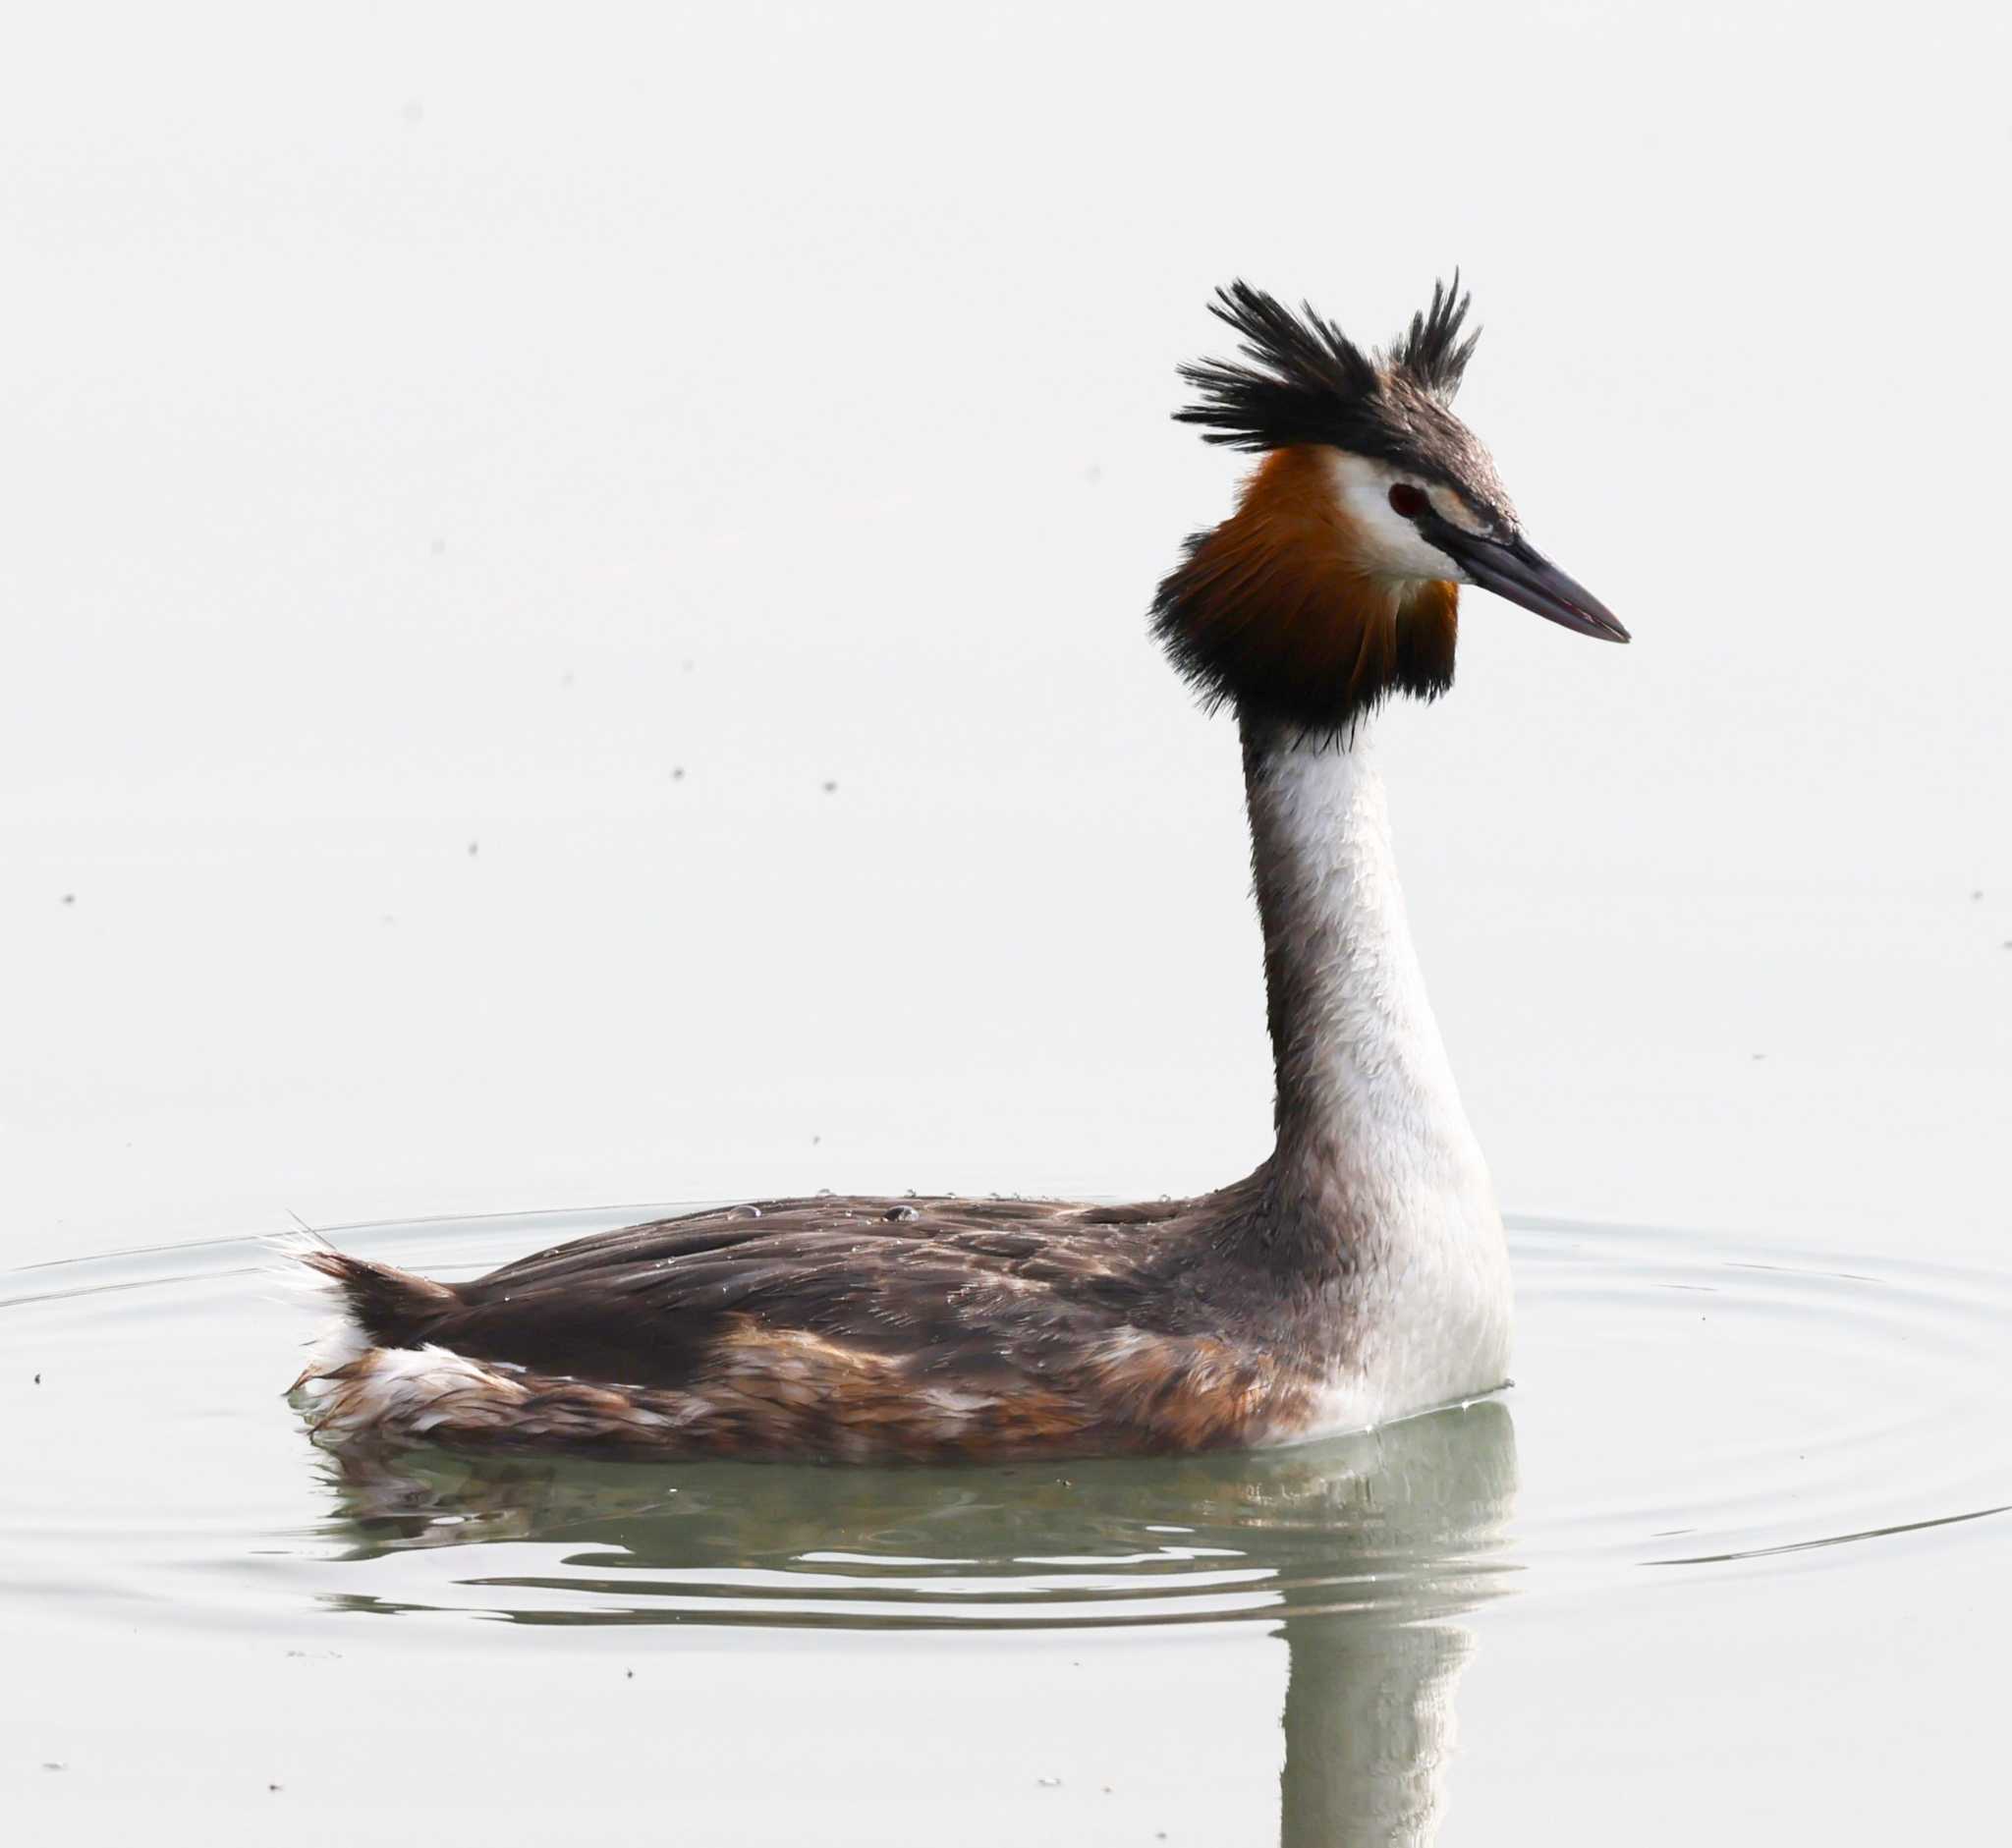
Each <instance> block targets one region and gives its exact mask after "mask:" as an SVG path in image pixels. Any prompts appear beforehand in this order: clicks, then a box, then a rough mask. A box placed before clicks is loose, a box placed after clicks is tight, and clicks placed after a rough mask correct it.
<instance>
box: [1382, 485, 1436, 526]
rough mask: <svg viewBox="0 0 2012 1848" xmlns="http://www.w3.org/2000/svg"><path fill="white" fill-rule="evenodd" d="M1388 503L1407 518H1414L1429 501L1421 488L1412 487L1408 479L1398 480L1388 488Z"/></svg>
mask: <svg viewBox="0 0 2012 1848" xmlns="http://www.w3.org/2000/svg"><path fill="white" fill-rule="evenodd" d="M1390 505H1391V508H1392V509H1393V510H1394V511H1395V512H1397V513H1400V514H1402V515H1403V516H1404V517H1405V518H1406V519H1407V520H1416V519H1417V518H1418V517H1419V515H1420V514H1422V513H1424V512H1425V509H1426V508H1427V507H1429V506H1430V505H1431V502H1430V501H1428V500H1426V498H1425V490H1424V489H1423V488H1417V487H1414V486H1412V484H1411V483H1410V482H1409V481H1398V482H1396V483H1395V484H1393V486H1392V487H1391V489H1390Z"/></svg>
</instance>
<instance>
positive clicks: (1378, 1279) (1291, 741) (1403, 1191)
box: [1243, 718, 1509, 1406]
mask: <svg viewBox="0 0 2012 1848" xmlns="http://www.w3.org/2000/svg"><path fill="white" fill-rule="evenodd" d="M1243 743H1244V779H1245V790H1246V799H1247V801H1248V804H1249V808H1250V816H1251V858H1252V867H1253V870H1254V872H1255V875H1256V883H1257V889H1258V913H1259V916H1260V919H1261V921H1262V924H1263V930H1264V979H1265V998H1266V1003H1267V1008H1268V1012H1269V1018H1270V1027H1271V1043H1272V1056H1273V1061H1274V1067H1275V1073H1276V1082H1277V1092H1276V1103H1275V1118H1276V1125H1277V1131H1278V1145H1277V1148H1276V1151H1275V1152H1274V1154H1273V1156H1272V1159H1271V1162H1270V1164H1269V1166H1268V1169H1267V1186H1268V1192H1269V1195H1270V1211H1269V1213H1268V1214H1267V1215H1266V1219H1267V1222H1268V1237H1267V1244H1268V1245H1269V1247H1270V1249H1269V1251H1268V1253H1267V1260H1268V1261H1269V1262H1270V1263H1272V1264H1273V1265H1275V1266H1277V1267H1279V1268H1281V1269H1283V1270H1285V1271H1287V1272H1289V1273H1293V1274H1295V1275H1297V1277H1299V1278H1300V1279H1303V1280H1305V1281H1308V1282H1313V1283H1316V1284H1322V1285H1325V1284H1329V1283H1332V1284H1334V1285H1336V1286H1337V1288H1338V1291H1339V1295H1340V1298H1341V1300H1342V1301H1343V1302H1344V1303H1345V1304H1346V1305H1347V1310H1348V1319H1349V1320H1350V1322H1351V1323H1352V1324H1353V1326H1352V1327H1351V1329H1350V1330H1349V1334H1350V1339H1349V1341H1348V1343H1347V1348H1348V1351H1349V1352H1350V1353H1351V1355H1352V1356H1354V1359H1355V1361H1357V1362H1359V1363H1360V1364H1361V1365H1362V1366H1365V1367H1368V1368H1370V1369H1371V1370H1372V1371H1377V1372H1383V1373H1387V1372H1389V1369H1390V1365H1391V1363H1392V1355H1391V1354H1390V1353H1388V1352H1385V1351H1384V1350H1385V1348H1386V1345H1387V1344H1386V1343H1385V1342H1384V1340H1383V1339H1382V1337H1381V1335H1380V1334H1379V1330H1381V1329H1385V1328H1387V1329H1389V1330H1390V1331H1391V1340H1392V1342H1395V1341H1396V1340H1397V1339H1398V1335H1397V1331H1398V1330H1402V1338H1403V1339H1405V1340H1408V1341H1411V1342H1413V1343H1424V1344H1425V1346H1426V1347H1427V1348H1428V1349H1430V1350H1431V1352H1429V1353H1428V1354H1426V1355H1424V1356H1418V1357H1414V1358H1415V1359H1416V1360H1418V1362H1419V1363H1420V1365H1419V1366H1418V1367H1413V1366H1412V1363H1411V1362H1409V1361H1408V1362H1406V1363H1405V1368H1404V1371H1405V1372H1406V1374H1407V1376H1406V1378H1405V1379H1404V1380H1402V1381H1399V1380H1391V1381H1389V1384H1390V1386H1391V1390H1392V1391H1393V1392H1395V1393H1398V1394H1399V1395H1400V1396H1403V1395H1404V1394H1407V1393H1410V1394H1416V1393H1421V1392H1423V1393H1425V1394H1426V1395H1427V1400H1426V1402H1429V1396H1430V1394H1431V1393H1432V1392H1433V1391H1435V1390H1436V1389H1437V1388H1438V1387H1440V1386H1443V1387H1444V1388H1445V1390H1444V1392H1443V1393H1442V1394H1441V1395H1440V1396H1443V1397H1448V1398H1451V1397H1458V1396H1462V1395H1464V1394H1466V1393H1468V1392H1471V1391H1477V1390H1481V1389H1483V1388H1484V1387H1487V1386H1493V1385H1496V1384H1499V1383H1500V1380H1501V1378H1502V1376H1503V1375H1502V1370H1503V1368H1504V1367H1505V1366H1506V1362H1507V1346H1508V1314H1509V1305H1508V1291H1509V1284H1508V1269H1507V1258H1506V1253H1505V1251H1504V1248H1503V1243H1502V1232H1501V1221H1500V1218H1499V1216H1498V1214H1497V1213H1496V1210H1495V1204H1494V1198H1493V1192H1492V1190H1491V1188H1490V1186H1489V1184H1488V1177H1487V1170H1486V1167H1485V1165H1484V1164H1483V1162H1482V1160H1481V1150H1480V1148H1479V1147H1478V1146H1477V1144H1476V1142H1475V1138H1474V1132H1473V1131H1472V1130H1471V1129H1470V1128H1469V1126H1468V1121H1467V1115H1466V1112H1465V1111H1464V1110H1463V1109H1462V1108H1461V1103H1460V1095H1459V1092H1457V1090H1456V1089H1455V1087H1454V1082H1453V1072H1452V1068H1451V1066H1450V1065H1449V1064H1448V1062H1447V1058H1446V1050H1445V1047H1444V1045H1443V1044H1442V1042H1441V1040H1440V1038H1439V1030H1438V1026H1437V1024H1436V1023H1435V1022H1434V1020H1433V1018H1432V1010H1431V1005H1430V1003H1429V1002H1428V1001H1427V1000H1426V998H1425V980H1424V978H1423V976H1422V974H1421V973H1420V969H1419V963H1418V956H1417V953H1416V951H1415V950H1414V949H1413V947H1412V941H1411V932H1410V929H1409V928H1408V927H1407V924H1406V922H1405V911H1404V895H1403V893H1402V891H1401V890H1400V889H1399V887H1398V882H1397V868H1396V863H1395V861H1394V859H1393V857H1392V854H1391V846H1390V819H1389V813H1388V811H1387V809H1386V807H1385V804H1384V798H1383V782H1382V778H1381V776H1380V775H1379V774H1378V772H1377V770H1376V767H1375V763H1374V760H1373V757H1372V755H1371V748H1370V744H1369V725H1368V724H1367V723H1365V724H1361V725H1358V727H1357V728H1356V732H1355V735H1354V736H1353V738H1352V739H1350V741H1349V742H1348V743H1347V744H1345V745H1344V744H1341V743H1338V742H1334V741H1329V742H1325V743H1313V742H1308V741H1306V740H1304V739H1302V738H1300V737H1299V736H1298V735H1297V734H1295V733H1292V732H1290V731H1282V730H1280V729H1278V728H1276V727H1274V726H1271V725H1267V724H1265V723H1263V722H1261V721H1258V720H1254V719H1251V718H1246V719H1245V720H1244V722H1243ZM1414 1374H1415V1375H1416V1376H1413V1375H1414ZM1483 1375H1485V1377H1483ZM1416 1403H1417V1401H1416V1399H1414V1401H1413V1404H1414V1406H1415V1405H1416Z"/></svg>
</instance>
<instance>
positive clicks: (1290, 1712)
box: [327, 1399, 1516, 1848]
mask: <svg viewBox="0 0 2012 1848" xmlns="http://www.w3.org/2000/svg"><path fill="white" fill-rule="evenodd" d="M327 1464H328V1468H329V1471H330V1477H331V1483H332V1486H333V1490H334V1494H335V1500H336V1513H335V1517H334V1519H333V1520H332V1522H331V1523H330V1533H331V1536H332V1537H333V1538H336V1539H337V1540H340V1541H341V1542H342V1544H343V1545H344V1546H345V1548H346V1549H347V1551H346V1556H347V1557H349V1558H351V1559H358V1560H363V1559H373V1558H379V1557H382V1556H384V1555H386V1554H388V1553H393V1552H397V1551H401V1550H405V1549H410V1548H418V1547H441V1546H468V1547H473V1548H474V1549H475V1559H479V1556H480V1552H481V1549H482V1547H483V1546H484V1545H485V1544H487V1543H491V1542H499V1541H508V1542H512V1544H511V1545H510V1547H509V1563H510V1565H511V1567H513V1568H518V1569H515V1570H512V1571H510V1572H508V1573H507V1574H505V1575H496V1576H492V1575H489V1574H486V1573H483V1574H481V1575H480V1576H479V1577H470V1576H459V1575H458V1576H457V1578H456V1579H455V1580H453V1581H451V1582H449V1583H445V1584H442V1585H441V1586H440V1588H439V1589H440V1590H441V1591H442V1592H443V1593H448V1594H451V1597H452V1600H453V1601H454V1603H455V1604H456V1606H457V1607H458V1608H464V1609H479V1610H481V1611H482V1612H484V1613H485V1614H488V1615H491V1616H501V1617H504V1618H506V1619H509V1620H511V1621H516V1622H521V1623H527V1624H641V1625H647V1624H653V1623H673V1622H675V1623H688V1624H689V1623H694V1622H700V1623H704V1622H711V1623H720V1624H765V1625H771V1626H781V1627H819V1628H831V1627H837V1628H845V1629H861V1630H887V1629H904V1628H906V1629H938V1630H957V1629H971V1628H989V1629H1015V1630H1033V1629H1044V1628H1054V1629H1064V1628H1066V1629H1070V1630H1081V1629H1085V1628H1109V1627H1116V1626H1128V1625H1144V1626H1164V1625H1174V1624H1188V1623H1220V1622H1223V1621H1226V1620H1234V1619H1239V1618H1242V1619H1247V1620H1254V1621H1261V1622H1270V1623H1275V1624H1277V1625H1278V1627H1279V1632H1280V1634H1281V1635H1282V1636H1283V1638H1284V1640H1285V1644H1286V1648H1287V1651H1288V1654H1289V1669H1288V1676H1287V1681H1286V1694H1285V1705H1284V1712H1283V1715H1282V1724H1283V1728H1284V1735H1285V1740H1284V1744H1285V1754H1284V1768H1283V1771H1282V1775H1281V1790H1280V1810H1279V1817H1280V1822H1279V1832H1280V1839H1281V1841H1282V1842H1284V1843H1286V1844H1288V1848H1303V1845H1308V1848H1311V1844H1315V1843H1319V1844H1331V1843H1358V1842H1379V1843H1380V1842H1402V1843H1424V1842H1429V1841H1430V1840H1432V1838H1433V1836H1434V1835H1435V1833H1436V1831H1437V1826H1438V1821H1439V1819H1440V1815H1441V1812H1442V1809H1443V1805H1444V1782H1445V1775H1446V1770H1447V1764H1448V1760H1449V1757H1450V1754H1451V1751H1452V1747H1453V1740H1454V1719H1453V1706H1452V1699H1453V1692H1454V1688H1455V1686H1456V1684H1457V1682H1458V1679H1459V1676H1460V1671H1461V1669H1462V1667H1463V1666H1464V1664H1465V1663H1466V1661H1467V1658H1468V1656H1469V1655H1470V1654H1471V1653H1472V1652H1473V1648H1474V1639H1473V1635H1472V1632H1471V1631H1470V1630H1469V1629H1468V1627H1467V1626H1466V1625H1464V1624H1462V1623H1461V1622H1460V1621H1458V1619H1459V1617H1460V1615H1461V1614H1462V1613H1463V1612H1466V1611H1468V1610H1471V1609H1473V1608H1474V1607H1475V1606H1476V1605H1478V1604H1479V1603H1481V1602H1482V1601H1483V1600H1485V1599H1487V1598H1489V1597H1492V1596H1500V1595H1501V1594H1503V1593H1505V1592H1506V1591H1508V1590H1509V1589H1510V1587H1511V1585H1512V1583H1513V1572H1514V1568H1513V1565H1512V1564H1511V1562H1510V1560H1509V1558H1508V1556H1507V1551H1506V1540H1505V1538H1504V1535H1503V1531H1502V1530H1503V1528H1504V1526H1505V1524H1506V1522H1507V1520H1508V1518H1509V1515H1510V1512H1511V1508H1512V1505H1513V1501H1514V1497H1515V1491H1516V1445H1515V1431H1514V1426H1513V1424H1512V1422H1511V1419H1510V1414H1509V1410H1508V1407H1507V1406H1506V1405H1504V1404H1503V1403H1501V1402H1500V1401H1499V1400H1493V1399H1490V1400H1482V1401H1480V1402H1478V1403H1475V1404H1472V1405H1469V1406H1465V1407H1461V1408H1458V1409H1454V1410H1450V1411H1445V1412H1437V1413H1432V1414H1429V1415H1426V1416H1425V1417H1421V1418H1415V1419H1407V1420H1405V1421H1403V1422H1401V1423H1399V1424H1395V1425H1390V1426H1385V1427H1384V1428H1381V1429H1380V1430H1375V1431H1369V1432H1365V1433H1361V1434H1359V1435H1356V1436H1351V1437H1345V1438H1338V1439H1332V1440H1329V1441H1326V1442H1323V1443H1318V1444H1308V1445H1303V1446H1299V1447H1296V1448H1291V1449H1285V1450H1272V1451H1258V1452H1224V1453H1218V1454H1210V1455H1201V1456H1191V1457H1184V1458H1178V1459H1172V1460H1166V1461H1139V1460H1122V1461H1112V1462H1085V1463H1076V1464H1068V1465H1060V1466H1054V1465H1050V1466H1041V1467H1010V1466H1009V1467H995V1468H989V1469H977V1468H973V1469H931V1470H919V1469H914V1470H863V1469H816V1468H806V1467H799V1466H789V1465H759V1464H730V1463H715V1464H707V1463H694V1464H684V1465H676V1466H666V1467H651V1466H644V1465H636V1464H619V1463H607V1464H599V1463H592V1462H587V1461H582V1460H579V1459H574V1458H541V1457H516V1458H499V1457H494V1456H488V1457H473V1456H461V1455H456V1454H452V1453H449V1452H446V1451H433V1450H424V1449H413V1450H407V1451H403V1452H399V1453H387V1452H384V1451H378V1450H370V1449H354V1448H351V1449H339V1450H334V1451H331V1452H329V1453H327ZM526 1544H530V1545H532V1546H533V1547H542V1548H544V1549H546V1552H545V1556H544V1557H543V1558H542V1559H539V1560H537V1561H536V1565H535V1568H534V1569H533V1570H531V1571H529V1572H526V1571H524V1570H522V1569H521V1567H522V1565H523V1562H524V1547H525V1545H526ZM471 1563H475V1560H471ZM342 1601H343V1603H344V1605H345V1607H347V1608H351V1609H363V1610H383V1611H391V1610H412V1609H417V1608H424V1607H426V1605H425V1603H424V1601H423V1600H422V1599H420V1598H415V1597H412V1596H407V1597H405V1598H404V1599H402V1600H393V1599H387V1598H376V1597H367V1596H350V1597H345V1598H344V1599H343V1600H342ZM442 1601H443V1602H445V1601H447V1599H446V1598H443V1599H442Z"/></svg>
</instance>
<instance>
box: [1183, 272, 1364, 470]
mask: <svg viewBox="0 0 2012 1848" xmlns="http://www.w3.org/2000/svg"><path fill="white" fill-rule="evenodd" d="M1209 312H1210V313H1211V314H1213V315H1214V316H1215V317H1216V319H1218V320H1220V321H1223V322H1225V323H1227V324H1228V325H1229V326H1230V327H1232V328H1234V329H1235V330H1236V331H1237V332H1238V333H1239V334H1241V335H1242V336H1243V339H1244V344H1243V347H1242V348H1241V351H1242V353H1243V355H1244V358H1245V359H1246V360H1248V361H1249V362H1250V364H1237V363H1235V362H1234V361H1223V360H1207V361H1203V362H1202V364H1197V365H1184V366H1182V367H1181V376H1182V377H1183V378H1184V379H1186V380H1187V382H1188V383H1189V384H1191V385H1193V386H1194V387H1195V389H1196V390H1197V391H1198V392H1200V393H1201V394H1202V396H1201V401H1200V402H1199V403H1197V404H1193V405H1190V406H1188V407H1187V408H1186V409H1185V410H1181V411H1176V412H1175V413H1174V417H1175V419H1176V420H1178V421H1179V422H1182V423H1199V424H1201V425H1202V428H1203V430H1204V431H1205V432H1206V434H1205V436H1204V437H1203V440H1204V441H1205V442H1211V443H1226V444H1228V445H1229V446H1230V447H1231V448H1233V449H1284V448H1288V447H1289V446H1291V445H1292V444H1294V443H1315V442H1327V441H1331V440H1332V436H1331V431H1332V430H1333V428H1334V426H1335V422H1336V420H1337V418H1345V417H1347V416H1348V415H1349V414H1350V413H1351V411H1352V409H1353V407H1356V406H1358V405H1360V404H1361V403H1362V402H1363V401H1365V400H1366V399H1368V398H1369V396H1370V395H1371V394H1372V393H1373V392H1374V391H1375V389H1376V368H1375V366H1374V364H1371V363H1370V360H1369V356H1368V355H1367V354H1366V353H1364V352H1363V350H1362V349H1361V348H1360V347H1358V346H1357V345H1356V344H1355V342H1354V341H1352V340H1351V339H1349V337H1348V336H1347V335H1346V334H1344V333H1343V332H1342V331H1341V329H1340V328H1338V327H1337V326H1335V325H1334V323H1333V322H1332V321H1326V320H1322V319H1321V318H1320V316H1319V315H1318V314H1316V313H1314V312H1313V308H1312V306H1311V305H1304V306H1303V307H1302V309H1301V312H1300V313H1299V314H1297V315H1296V314H1294V313H1293V311H1292V309H1290V308H1287V307H1286V306H1285V304H1284V303H1282V302H1280V301H1279V300H1278V298H1277V297H1276V296H1270V295H1266V294H1265V293H1264V291H1263V290H1262V289H1254V288H1252V287H1251V285H1250V284H1249V283H1248V282H1241V281H1239V282H1233V283H1231V284H1230V286H1229V287H1228V288H1227V289H1218V290H1217V291H1216V292H1215V300H1214V301H1213V302H1211V303H1210V304H1209Z"/></svg>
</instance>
